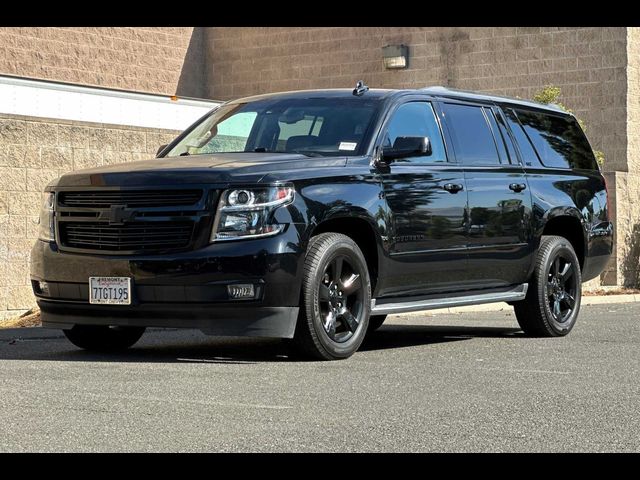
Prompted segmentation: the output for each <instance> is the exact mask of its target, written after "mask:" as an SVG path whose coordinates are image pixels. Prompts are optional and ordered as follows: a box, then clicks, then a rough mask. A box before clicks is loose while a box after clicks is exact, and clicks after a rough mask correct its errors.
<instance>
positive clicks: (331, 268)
mask: <svg viewBox="0 0 640 480" xmlns="http://www.w3.org/2000/svg"><path fill="white" fill-rule="evenodd" d="M301 297H302V305H301V308H300V315H299V317H298V323H297V325H296V332H295V335H294V339H293V343H294V346H295V347H296V349H297V350H298V352H299V353H302V354H303V355H304V356H308V357H312V358H316V359H321V360H338V359H344V358H348V357H350V356H351V355H353V354H354V353H355V352H356V351H357V350H358V348H359V347H360V345H361V344H362V341H363V340H364V336H365V334H366V333H367V327H368V324H369V323H368V322H369V313H370V311H371V282H370V279H369V271H368V269H367V263H366V261H365V258H364V255H363V254H362V251H361V250H360V248H359V247H358V245H357V244H356V243H355V242H354V241H353V240H352V239H351V238H349V237H347V236H346V235H342V234H340V233H321V234H320V235H317V236H315V237H313V238H312V239H311V241H310V242H309V247H308V249H307V255H306V258H305V263H304V269H303V279H302V294H301Z"/></svg>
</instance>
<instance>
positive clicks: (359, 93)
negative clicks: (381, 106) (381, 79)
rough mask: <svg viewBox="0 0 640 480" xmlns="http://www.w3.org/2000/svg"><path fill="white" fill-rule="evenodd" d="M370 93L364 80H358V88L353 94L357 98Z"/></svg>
mask: <svg viewBox="0 0 640 480" xmlns="http://www.w3.org/2000/svg"><path fill="white" fill-rule="evenodd" d="M368 91H369V87H367V86H366V85H365V84H364V82H363V81H362V80H358V83H356V88H354V89H353V94H354V95H355V96H356V97H361V96H362V95H364V93H365V92H368Z"/></svg>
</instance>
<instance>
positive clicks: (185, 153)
mask: <svg viewBox="0 0 640 480" xmlns="http://www.w3.org/2000/svg"><path fill="white" fill-rule="evenodd" d="M188 155H191V154H190V153H189V152H182V153H181V154H180V156H181V157H186V156H188Z"/></svg>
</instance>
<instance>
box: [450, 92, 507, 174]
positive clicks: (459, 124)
mask: <svg viewBox="0 0 640 480" xmlns="http://www.w3.org/2000/svg"><path fill="white" fill-rule="evenodd" d="M444 112H445V119H446V121H447V124H448V126H449V132H450V133H451V137H452V139H453V147H454V149H455V152H456V158H457V159H458V161H459V162H460V163H463V164H465V165H495V164H499V163H500V156H499V155H498V150H497V147H496V142H495V139H494V136H493V133H492V131H491V127H489V123H488V122H487V118H486V116H485V113H484V111H483V109H482V107H474V106H471V105H459V104H453V103H446V104H444Z"/></svg>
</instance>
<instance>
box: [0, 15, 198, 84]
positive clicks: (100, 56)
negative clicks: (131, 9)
mask: <svg viewBox="0 0 640 480" xmlns="http://www.w3.org/2000/svg"><path fill="white" fill-rule="evenodd" d="M202 46H203V44H202V32H201V31H197V32H195V34H194V29H193V27H162V28H156V27H135V28H134V27H108V28H96V27H84V28H82V27H72V28H71V27H69V28H62V27H1V28H0V73H4V74H11V75H19V76H24V77H35V78H42V79H47V80H58V81H64V82H71V83H79V84H84V85H96V86H101V87H110V88H121V89H125V90H136V91H144V92H152V93H160V94H166V95H174V94H175V93H176V92H177V93H178V94H179V95H184V96H193V97H198V96H200V95H201V94H202V90H203V85H204V82H203V78H202V72H203V69H202V65H203V64H202V60H203V53H202V52H203V51H202Z"/></svg>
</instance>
